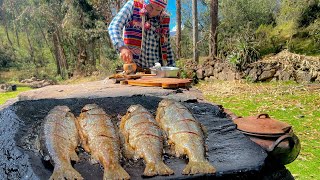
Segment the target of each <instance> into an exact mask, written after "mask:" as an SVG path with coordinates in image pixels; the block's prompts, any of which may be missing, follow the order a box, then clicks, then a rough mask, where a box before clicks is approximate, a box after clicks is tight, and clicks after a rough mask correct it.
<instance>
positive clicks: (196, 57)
mask: <svg viewBox="0 0 320 180" xmlns="http://www.w3.org/2000/svg"><path fill="white" fill-rule="evenodd" d="M192 25H193V30H192V32H193V36H192V37H193V60H194V61H195V62H197V63H198V62H199V54H198V7H197V0H192Z"/></svg>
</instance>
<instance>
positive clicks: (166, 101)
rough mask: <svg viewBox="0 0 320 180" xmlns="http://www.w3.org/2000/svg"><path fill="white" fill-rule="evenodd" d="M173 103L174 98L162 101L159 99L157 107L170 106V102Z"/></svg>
mask: <svg viewBox="0 0 320 180" xmlns="http://www.w3.org/2000/svg"><path fill="white" fill-rule="evenodd" d="M173 103H175V101H174V100H171V99H163V100H162V101H160V103H159V107H164V108H165V107H168V106H170V105H171V104H173Z"/></svg>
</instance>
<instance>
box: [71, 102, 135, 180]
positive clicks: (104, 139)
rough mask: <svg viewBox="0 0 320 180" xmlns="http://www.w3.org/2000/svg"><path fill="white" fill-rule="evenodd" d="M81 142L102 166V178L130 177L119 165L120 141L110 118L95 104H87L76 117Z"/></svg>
mask: <svg viewBox="0 0 320 180" xmlns="http://www.w3.org/2000/svg"><path fill="white" fill-rule="evenodd" d="M77 125H78V128H79V134H80V139H81V144H82V146H83V148H84V149H85V151H87V152H88V153H91V156H92V158H93V159H95V160H97V161H99V162H100V163H101V164H102V166H103V167H104V175H103V179H105V180H106V179H130V176H129V174H128V173H127V172H126V171H125V170H124V169H123V168H122V167H121V165H120V162H119V160H120V141H119V136H118V134H117V133H116V131H115V127H114V125H113V123H112V121H111V118H110V117H109V116H108V115H107V114H106V113H105V112H104V110H103V109H102V108H100V107H99V106H98V105H96V104H87V105H85V106H84V107H83V108H82V112H81V114H80V116H79V117H78V119H77Z"/></svg>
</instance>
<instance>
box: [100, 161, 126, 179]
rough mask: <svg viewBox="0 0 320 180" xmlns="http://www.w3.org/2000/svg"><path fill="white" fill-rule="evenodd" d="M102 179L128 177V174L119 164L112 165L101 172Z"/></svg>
mask: <svg viewBox="0 0 320 180" xmlns="http://www.w3.org/2000/svg"><path fill="white" fill-rule="evenodd" d="M103 179H104V180H109V179H125V180H127V179H130V175H129V174H128V173H127V172H126V171H125V170H124V169H123V168H122V167H121V166H120V165H118V164H117V165H114V166H113V167H112V168H108V169H105V170H104V174H103Z"/></svg>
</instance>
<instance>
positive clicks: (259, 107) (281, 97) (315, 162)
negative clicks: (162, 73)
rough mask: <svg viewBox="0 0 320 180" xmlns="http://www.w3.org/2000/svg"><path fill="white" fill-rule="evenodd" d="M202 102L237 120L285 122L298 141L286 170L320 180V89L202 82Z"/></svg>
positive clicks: (298, 177)
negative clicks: (260, 118) (267, 117)
mask: <svg viewBox="0 0 320 180" xmlns="http://www.w3.org/2000/svg"><path fill="white" fill-rule="evenodd" d="M197 88H198V89H200V90H201V91H202V92H203V93H204V95H205V98H206V99H207V100H209V101H211V102H213V103H216V104H221V105H223V106H224V107H225V108H227V109H230V110H231V111H232V112H234V113H235V114H236V115H238V116H256V115H258V114H260V113H268V114H269V115H270V116H271V118H274V119H278V120H280V121H284V122H287V123H289V124H291V125H292V126H293V129H294V132H295V133H296V134H297V136H298V137H299V139H300V141H301V146H302V147H301V151H300V155H299V156H298V158H297V159H296V160H295V161H294V162H292V163H291V164H289V165H286V167H287V168H288V169H289V170H290V172H291V174H292V175H293V176H294V177H295V178H296V179H299V180H300V179H306V180H307V179H308V180H309V179H320V178H319V171H320V161H319V159H320V141H319V138H320V85H301V84H296V83H292V82H286V83H283V82H282V83H280V82H272V83H247V82H243V81H242V82H240V81H236V82H202V83H200V84H199V85H198V86H197Z"/></svg>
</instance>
